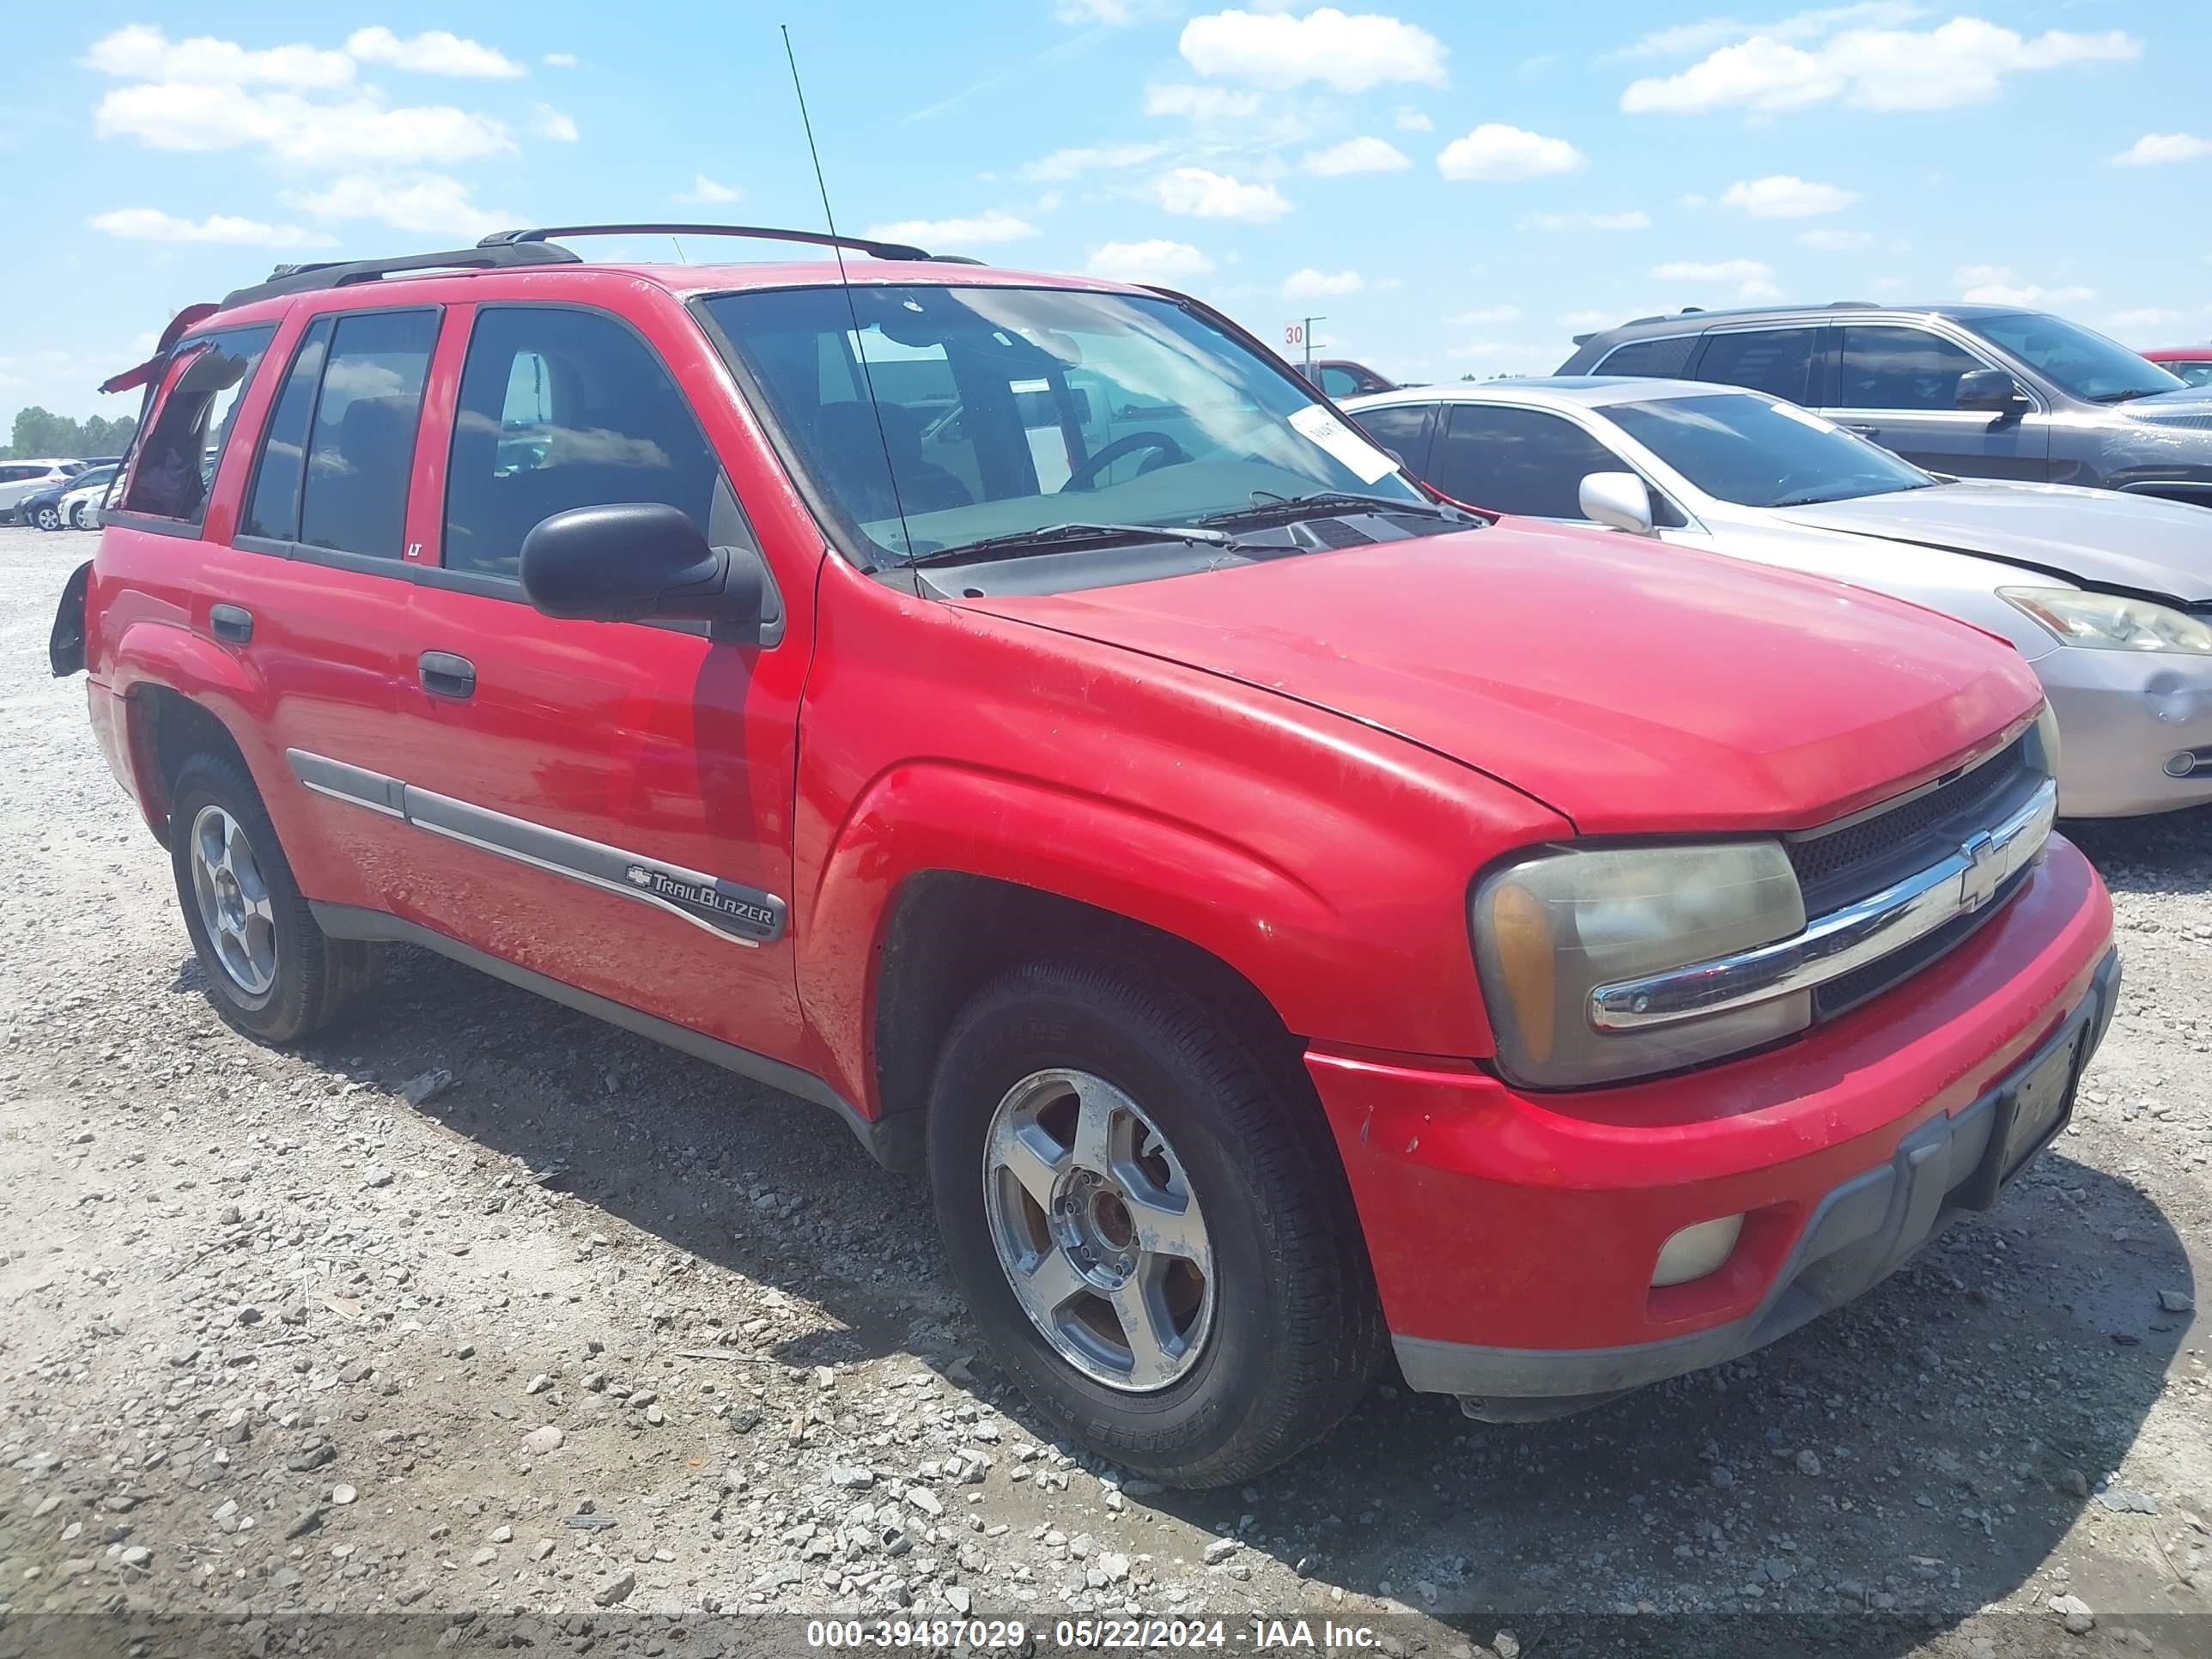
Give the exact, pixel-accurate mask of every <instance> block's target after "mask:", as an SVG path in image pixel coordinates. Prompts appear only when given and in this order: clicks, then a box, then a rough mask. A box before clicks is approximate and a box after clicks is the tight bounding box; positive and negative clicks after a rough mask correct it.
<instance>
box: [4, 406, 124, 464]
mask: <svg viewBox="0 0 2212 1659" xmlns="http://www.w3.org/2000/svg"><path fill="white" fill-rule="evenodd" d="M137 429H138V417H137V416H135V415H116V416H105V415H94V416H91V417H90V418H89V419H88V420H82V421H79V420H75V419H72V418H71V417H70V416H67V415H56V414H54V413H53V412H52V411H51V410H44V409H40V407H39V406H38V405H37V404H32V405H31V406H30V407H29V408H28V409H19V410H16V411H15V428H14V429H13V431H11V432H10V434H9V441H8V446H7V447H6V448H5V449H0V461H6V460H15V459H22V460H30V459H45V458H46V457H48V456H52V457H54V458H55V459H59V460H73V459H76V457H78V456H81V455H120V454H121V453H123V452H124V450H125V448H127V447H129V446H130V443H131V434H132V433H134V432H136V431H137Z"/></svg>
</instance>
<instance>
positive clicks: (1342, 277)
mask: <svg viewBox="0 0 2212 1659" xmlns="http://www.w3.org/2000/svg"><path fill="white" fill-rule="evenodd" d="M1366 286H1367V279H1366V278H1365V277H1364V276H1361V275H1360V274H1359V273H1358V271H1356V270H1335V271H1328V270H1315V269H1314V268H1313V267H1312V266H1311V265H1308V266H1307V267H1306V268H1305V269H1304V270H1294V271H1292V272H1291V274H1290V275H1289V276H1285V278H1284V279H1283V297H1284V298H1285V300H1326V299H1328V298H1330V297H1331V296H1332V295H1340V294H1357V293H1358V292H1359V290H1360V289H1363V288H1365V287H1366Z"/></svg>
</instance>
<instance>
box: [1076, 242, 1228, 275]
mask: <svg viewBox="0 0 2212 1659" xmlns="http://www.w3.org/2000/svg"><path fill="white" fill-rule="evenodd" d="M1084 269H1085V270H1088V271H1089V272H1090V273H1091V275H1092V276H1105V277H1109V278H1110V279H1112V280H1113V281H1115V282H1117V283H1175V282H1181V281H1182V280H1184V279H1186V278H1188V277H1192V276H1205V275H1206V272H1208V271H1209V270H1212V269H1213V261H1212V260H1211V259H1209V258H1206V255H1204V254H1203V253H1201V252H1199V251H1198V250H1197V249H1196V248H1194V247H1193V246H1191V245H1190V244H1189V243H1188V242H1170V241H1167V240H1164V239H1161V238H1158V237H1155V238H1153V239H1152V240H1150V241H1144V242H1108V243H1106V244H1105V245H1103V246H1100V247H1095V248H1093V249H1091V258H1090V261H1089V263H1088V264H1085V266H1084Z"/></svg>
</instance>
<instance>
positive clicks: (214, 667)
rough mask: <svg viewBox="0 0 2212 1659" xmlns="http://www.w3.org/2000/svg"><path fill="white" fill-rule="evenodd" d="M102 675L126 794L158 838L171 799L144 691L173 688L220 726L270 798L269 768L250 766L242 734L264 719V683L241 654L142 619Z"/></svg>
mask: <svg viewBox="0 0 2212 1659" xmlns="http://www.w3.org/2000/svg"><path fill="white" fill-rule="evenodd" d="M106 690H107V691H108V692H109V694H111V695H112V696H115V697H116V698H118V700H119V706H120V708H121V711H122V714H123V718H124V721H125V750H126V753H127V754H128V756H129V757H130V763H131V793H133V794H134V795H135V796H136V797H137V801H138V810H139V811H140V812H141V813H143V815H144V817H145V819H146V822H147V823H148V824H149V826H150V827H151V828H152V829H154V830H155V833H156V834H157V835H158V834H160V833H161V832H162V826H163V825H164V824H165V823H167V818H168V802H167V799H165V797H164V791H163V789H162V786H161V777H160V775H159V773H158V771H157V770H156V768H155V756H154V752H153V746H152V741H151V738H152V733H151V732H150V731H149V726H148V722H147V712H146V711H147V706H148V705H147V699H146V696H145V693H146V692H147V691H149V690H162V691H169V692H173V693H174V694H176V695H177V696H179V697H182V698H183V699H184V700H185V702H189V703H191V704H192V705H193V706H194V707H196V708H199V709H200V710H201V711H202V712H203V713H204V714H207V715H208V716H209V718H210V719H211V720H215V721H216V723H217V724H218V725H220V726H222V728H223V730H224V731H225V732H228V733H229V735H230V740H231V742H232V743H233V744H234V745H235V746H236V747H237V750H238V752H239V753H240V755H241V756H243V757H245V760H246V769H247V770H248V771H249V772H251V773H252V775H253V781H254V785H255V787H257V788H258V789H260V790H261V792H262V797H263V799H264V800H265V799H268V795H269V790H268V780H267V778H266V776H265V771H266V769H265V768H264V767H262V766H257V765H256V764H255V757H254V753H253V748H252V745H251V744H247V743H245V742H241V741H240V737H239V734H240V732H252V731H253V730H254V729H256V726H257V725H258V723H260V722H261V721H263V720H264V719H265V716H266V713H267V709H268V705H269V693H268V688H267V686H266V685H265V684H264V683H263V681H262V680H261V678H260V677H259V676H258V675H257V674H255V673H254V672H253V671H252V669H251V668H250V667H249V666H248V665H246V663H245V662H244V661H243V660H242V659H240V658H238V657H236V656H234V655H233V654H232V653H230V652H228V651H226V650H224V649H223V648H222V647H221V646H219V645H216V643H215V642H214V641H211V640H208V639H204V638H203V637H201V636H200V635H197V634H195V633H193V632H192V631H191V629H188V628H185V627H183V626H181V625H180V624H178V623H171V622H166V621H161V620H155V619H145V620H141V621H137V622H133V623H131V624H130V625H129V626H128V627H126V628H125V629H124V631H123V633H122V635H121V636H120V637H119V638H118V639H117V641H115V646H114V648H113V651H112V653H111V655H110V659H109V664H108V671H107V674H106Z"/></svg>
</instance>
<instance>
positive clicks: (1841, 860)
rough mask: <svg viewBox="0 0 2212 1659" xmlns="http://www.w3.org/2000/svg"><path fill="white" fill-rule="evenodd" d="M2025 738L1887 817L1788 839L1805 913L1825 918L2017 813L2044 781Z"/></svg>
mask: <svg viewBox="0 0 2212 1659" xmlns="http://www.w3.org/2000/svg"><path fill="white" fill-rule="evenodd" d="M2028 737H2029V734H2028V733H2027V732H2022V733H2021V736H2020V737H2019V738H2016V739H2015V741H2014V742H2012V743H2011V744H2008V745H2007V746H2006V747H2005V748H2003V749H2002V750H1999V751H1998V752H1997V753H1996V754H1995V755H1992V756H1991V757H1990V758H1989V759H1987V760H1985V761H1984V762H1982V763H1980V764H1979V765H1978V766H1976V767H1973V768H1972V769H1970V770H1967V771H1964V772H1961V773H1960V774H1959V775H1957V776H1955V777H1951V778H1947V779H1945V780H1944V781H1942V782H1941V783H1939V784H1938V785H1936V787H1935V788H1933V789H1929V790H1925V791H1923V793H1920V794H1917V795H1914V796H1912V797H1911V799H1907V800H1905V801H1903V802H1901V803H1900V804H1899V805H1896V806H1893V807H1891V808H1890V809H1889V810H1887V811H1876V812H1875V813H1874V814H1873V816H1871V817H1862V818H1860V819H1858V820H1857V821H1856V822H1853V823H1845V824H1844V827H1843V828H1841V829H1809V830H1807V831H1805V832H1804V833H1803V834H1802V835H1801V836H1794V837H1790V838H1789V839H1787V840H1785V841H1784V843H1783V845H1784V849H1785V850H1786V851H1787V852H1788V854H1789V855H1790V866H1791V867H1792V868H1793V869H1795V870H1796V872H1797V884H1798V886H1799V887H1800V888H1802V890H1803V891H1804V894H1805V914H1806V915H1808V916H1819V915H1826V914H1827V913H1828V912H1829V911H1831V910H1835V909H1839V908H1842V907H1843V906H1844V905H1846V904H1852V903H1856V902H1857V901H1859V900H1860V899H1863V898H1868V897H1871V896H1873V895H1874V894H1876V893H1879V892H1880V891H1881V890H1882V889H1884V888H1885V887H1887V886H1890V885H1891V884H1893V883H1895V882H1898V881H1901V880H1903V879H1904V878H1905V877H1907V876H1909V875H1911V874H1912V873H1913V872H1915V871H1917V870H1924V869H1926V868H1927V867H1928V866H1929V865H1931V864H1934V863H1936V861H1937V860H1940V859H1942V858H1945V857H1948V855H1949V854H1953V853H1955V852H1957V851H1958V850H1959V848H1960V845H1961V844H1962V843H1964V842H1966V840H1968V839H1969V838H1970V837H1971V836H1973V835H1974V834H1975V833H1976V832H1977V831H1978V830H1983V829H1988V828H1989V827H1990V825H1991V824H1993V823H1998V822H2000V821H2002V819H2003V818H2004V817H2007V816H2008V814H2010V813H2011V812H2012V811H2015V809H2017V808H2018V807H2019V806H2020V805H2021V804H2022V803H2024V802H2025V801H2026V800H2027V798H2028V796H2029V795H2031V794H2033V793H2034V792H2035V788H2036V787H2037V785H2039V783H2041V782H2042V781H2043V775H2042V774H2041V773H2040V772H2039V771H2037V770H2036V769H2035V768H2034V767H2033V765H2032V764H2031V763H2030V761H2029V759H2028V752H2027V751H2028Z"/></svg>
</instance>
